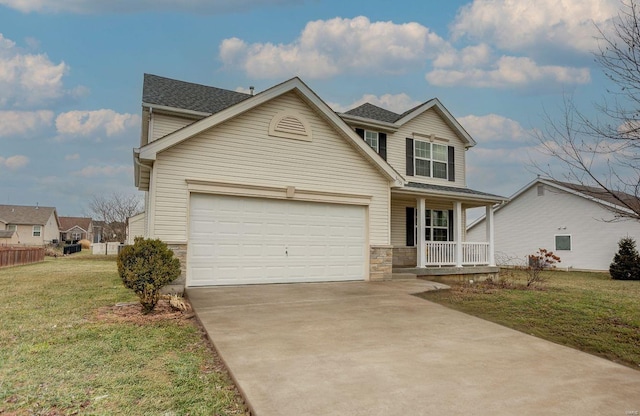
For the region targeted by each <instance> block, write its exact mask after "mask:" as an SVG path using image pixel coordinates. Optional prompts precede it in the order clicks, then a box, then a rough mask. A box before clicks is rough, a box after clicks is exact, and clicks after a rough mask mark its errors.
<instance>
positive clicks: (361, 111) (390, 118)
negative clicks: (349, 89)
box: [345, 103, 401, 123]
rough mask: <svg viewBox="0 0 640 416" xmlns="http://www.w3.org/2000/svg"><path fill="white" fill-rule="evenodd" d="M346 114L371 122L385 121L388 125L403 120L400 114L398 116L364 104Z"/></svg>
mask: <svg viewBox="0 0 640 416" xmlns="http://www.w3.org/2000/svg"><path fill="white" fill-rule="evenodd" d="M345 114H348V115H350V116H356V117H363V118H368V119H371V120H378V121H384V122H386V123H395V122H396V121H397V120H399V119H400V118H401V115H400V114H396V113H394V112H393V111H389V110H385V109H384V108H381V107H378V106H376V105H373V104H370V103H364V104H362V105H361V106H358V107H356V108H352V109H351V110H349V111H347V112H346V113H345Z"/></svg>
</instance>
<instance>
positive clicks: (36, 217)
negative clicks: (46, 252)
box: [0, 205, 60, 246]
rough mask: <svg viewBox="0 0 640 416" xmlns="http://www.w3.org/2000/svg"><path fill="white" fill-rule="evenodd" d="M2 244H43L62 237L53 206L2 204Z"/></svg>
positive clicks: (0, 225)
mask: <svg viewBox="0 0 640 416" xmlns="http://www.w3.org/2000/svg"><path fill="white" fill-rule="evenodd" d="M0 230H2V231H4V232H3V233H1V234H0V244H7V245H12V244H20V245H27V246H43V245H46V244H50V243H51V242H52V241H54V240H57V239H58V238H59V237H60V221H59V220H58V214H57V213H56V209H55V208H53V207H39V206H23V205H0Z"/></svg>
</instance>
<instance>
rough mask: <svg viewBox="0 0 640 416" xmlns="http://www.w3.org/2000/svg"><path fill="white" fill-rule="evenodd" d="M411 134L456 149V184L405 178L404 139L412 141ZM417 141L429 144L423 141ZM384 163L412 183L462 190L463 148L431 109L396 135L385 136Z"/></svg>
mask: <svg viewBox="0 0 640 416" xmlns="http://www.w3.org/2000/svg"><path fill="white" fill-rule="evenodd" d="M413 133H419V134H422V135H427V136H429V135H431V134H433V135H435V136H436V138H440V139H447V140H448V142H442V141H436V143H440V144H447V145H448V146H453V147H454V148H455V169H456V170H455V172H456V180H455V182H449V181H448V180H446V179H438V178H427V177H424V176H406V172H407V170H406V138H407V137H410V138H413ZM416 139H417V140H424V141H428V139H426V138H420V137H418V138H416ZM387 161H388V162H389V164H390V165H391V166H393V167H394V168H395V169H396V170H397V171H398V172H400V173H401V174H402V175H405V178H406V179H407V180H409V181H411V182H419V183H431V184H435V185H444V186H457V187H465V186H466V180H465V148H464V143H463V142H462V140H460V138H459V137H458V136H457V135H456V134H455V132H454V131H453V130H452V129H451V127H449V126H448V125H447V123H445V121H444V120H443V119H442V117H440V115H439V114H438V113H437V112H436V111H435V110H433V109H430V110H427V111H425V112H424V113H422V114H420V115H418V116H417V117H415V118H414V119H412V120H411V121H409V122H408V123H405V124H404V125H402V127H400V129H399V130H398V131H396V132H395V133H393V134H389V135H387Z"/></svg>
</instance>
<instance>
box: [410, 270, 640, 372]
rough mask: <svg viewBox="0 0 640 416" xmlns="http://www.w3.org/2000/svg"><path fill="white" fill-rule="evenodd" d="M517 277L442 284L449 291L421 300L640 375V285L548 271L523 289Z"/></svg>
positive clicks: (599, 276) (602, 275)
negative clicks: (530, 287)
mask: <svg viewBox="0 0 640 416" xmlns="http://www.w3.org/2000/svg"><path fill="white" fill-rule="evenodd" d="M520 273H521V272H516V271H513V270H503V271H501V278H502V279H503V282H498V284H489V283H483V282H481V283H477V282H476V283H474V284H469V283H461V282H450V281H446V280H443V282H444V283H447V284H449V285H451V286H452V289H451V290H450V291H440V292H427V293H424V294H421V295H419V296H420V297H422V298H424V299H428V300H430V301H434V302H437V303H440V304H442V305H445V306H448V307H451V308H453V309H457V310H459V311H462V312H465V313H468V314H471V315H475V316H478V317H480V318H483V319H486V320H489V321H492V322H496V323H498V324H501V325H504V326H507V327H510V328H513V329H516V330H518V331H522V332H525V333H527V334H531V335H535V336H537V337H540V338H544V339H547V340H549V341H553V342H556V343H558V344H563V345H567V346H570V347H573V348H577V349H579V350H582V351H585V352H588V353H591V354H595V355H599V356H601V357H604V358H607V359H609V360H612V361H615V362H618V363H620V364H624V365H627V366H629V367H632V368H635V369H637V370H640V281H620V280H612V279H611V278H609V275H608V274H605V273H586V272H561V271H548V272H545V273H546V274H547V277H548V280H547V282H546V283H543V284H542V285H539V286H538V289H535V290H523V289H522V288H520V289H518V288H516V287H521V286H522V285H523V284H524V282H526V279H525V278H524V275H523V274H520ZM504 280H506V281H504ZM501 283H502V284H501Z"/></svg>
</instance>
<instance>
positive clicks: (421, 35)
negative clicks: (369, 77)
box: [220, 16, 447, 78]
mask: <svg viewBox="0 0 640 416" xmlns="http://www.w3.org/2000/svg"><path fill="white" fill-rule="evenodd" d="M446 47H447V44H446V42H445V41H444V40H443V39H442V38H440V37H439V36H437V35H436V34H434V33H433V32H431V31H430V30H429V29H428V28H426V27H425V26H422V25H420V24H418V23H405V24H395V23H393V22H371V21H370V20H369V19H368V18H366V17H364V16H358V17H355V18H353V19H346V18H340V17H336V18H334V19H331V20H317V21H313V22H309V23H307V25H306V26H305V28H304V29H303V31H302V33H301V34H300V37H299V38H298V39H296V40H295V41H293V42H292V43H288V44H278V45H274V44H272V43H253V44H247V43H246V42H245V41H243V40H241V39H238V38H229V39H225V40H223V41H222V43H221V44H220V58H221V59H222V62H223V63H224V64H225V66H227V67H231V68H241V69H243V70H244V71H245V72H246V73H247V74H248V75H249V76H252V77H256V78H274V77H290V76H293V75H300V76H304V77H308V78H326V77H330V76H334V75H337V74H339V73H343V72H355V73H367V74H371V73H378V74H400V73H404V72H405V71H407V70H408V69H409V68H411V69H415V67H416V66H420V65H422V64H423V63H424V61H425V59H427V58H429V57H435V56H436V55H437V53H438V52H439V51H441V50H443V49H445V48H446Z"/></svg>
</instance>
